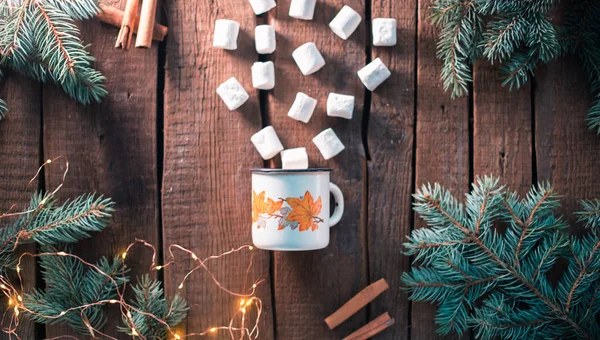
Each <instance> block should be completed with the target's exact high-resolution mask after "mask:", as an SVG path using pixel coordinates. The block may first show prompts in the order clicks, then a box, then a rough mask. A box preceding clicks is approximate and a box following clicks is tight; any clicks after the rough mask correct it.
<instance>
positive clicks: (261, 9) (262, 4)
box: [250, 0, 276, 15]
mask: <svg viewBox="0 0 600 340" xmlns="http://www.w3.org/2000/svg"><path fill="white" fill-rule="evenodd" d="M250 6H251V7H252V10H253V11H254V14H256V15H259V14H263V13H265V12H268V11H269V10H270V9H271V8H274V7H275V6H276V3H275V0H250Z"/></svg>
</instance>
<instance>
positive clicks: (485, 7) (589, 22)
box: [431, 0, 600, 134]
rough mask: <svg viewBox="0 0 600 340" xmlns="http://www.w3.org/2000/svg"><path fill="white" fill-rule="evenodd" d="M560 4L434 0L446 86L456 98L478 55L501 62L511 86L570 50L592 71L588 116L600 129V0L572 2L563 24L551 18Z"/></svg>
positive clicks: (544, 0) (593, 126) (554, 1)
mask: <svg viewBox="0 0 600 340" xmlns="http://www.w3.org/2000/svg"><path fill="white" fill-rule="evenodd" d="M556 4H558V0H527V1H516V0H514V1H513V0H510V1H505V0H484V1H477V0H433V4H432V7H431V8H432V12H433V14H432V15H431V21H432V22H433V24H435V25H436V26H438V27H440V29H441V33H440V35H439V39H438V44H437V56H438V58H439V59H441V60H442V69H441V72H440V77H441V81H442V83H443V87H444V90H445V91H450V92H451V96H452V98H455V97H458V96H462V95H464V94H466V93H468V88H469V84H470V83H472V65H473V62H474V61H475V59H478V58H484V59H486V60H488V61H490V62H491V63H492V64H498V65H499V70H500V71H501V73H502V74H503V78H504V79H503V80H502V85H503V86H507V85H508V87H509V89H510V90H512V89H519V88H520V87H521V86H523V84H525V83H526V82H527V81H528V80H529V77H531V76H533V75H534V71H535V69H536V67H537V66H538V65H539V64H546V63H549V62H551V61H554V60H557V59H558V58H559V57H564V56H567V55H569V54H572V55H575V56H577V58H578V59H579V61H580V64H581V65H582V66H583V68H584V71H585V73H586V74H588V75H589V78H590V80H589V82H590V92H591V94H592V96H593V98H594V102H593V104H592V106H591V107H590V109H589V112H588V118H587V122H588V126H589V128H590V129H591V130H596V132H597V133H598V134H600V66H598V65H600V2H598V1H594V0H582V1H573V2H571V3H569V4H568V6H565V8H566V10H565V14H564V22H563V23H561V24H554V23H553V17H552V16H553V11H552V8H553V7H554V6H555V5H556ZM483 27H486V29H485V31H484V29H483Z"/></svg>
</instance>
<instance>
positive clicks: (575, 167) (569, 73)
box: [535, 59, 600, 223]
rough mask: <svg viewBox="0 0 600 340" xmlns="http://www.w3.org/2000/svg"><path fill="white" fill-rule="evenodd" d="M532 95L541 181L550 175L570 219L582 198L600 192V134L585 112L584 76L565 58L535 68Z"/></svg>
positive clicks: (588, 103)
mask: <svg viewBox="0 0 600 340" xmlns="http://www.w3.org/2000/svg"><path fill="white" fill-rule="evenodd" d="M537 74H538V77H537V88H536V95H535V126H536V128H535V145H536V153H537V171H538V179H539V181H550V183H552V184H553V186H554V189H555V190H556V192H557V193H558V194H560V195H561V196H562V197H561V203H562V209H560V212H561V213H568V215H567V216H566V217H567V219H568V220H569V222H571V223H573V222H574V221H575V220H576V218H575V216H573V215H572V213H573V212H575V211H579V210H581V206H580V205H579V203H578V200H580V199H593V198H598V197H600V185H599V184H598V181H597V179H596V177H597V175H598V171H599V169H600V157H598V155H600V143H599V141H600V136H598V135H596V133H595V132H592V131H589V130H588V129H587V126H586V122H585V117H586V115H587V110H588V109H589V105H590V104H591V99H590V98H589V95H588V93H589V89H588V87H587V77H586V75H585V74H584V73H583V71H582V70H581V67H580V65H579V63H578V62H577V61H575V60H571V59H567V60H563V61H560V62H556V63H553V64H550V65H547V66H544V67H540V68H539V72H537Z"/></svg>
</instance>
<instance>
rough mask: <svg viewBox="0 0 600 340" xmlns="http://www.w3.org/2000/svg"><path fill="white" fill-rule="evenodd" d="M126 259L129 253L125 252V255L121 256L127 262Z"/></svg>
mask: <svg viewBox="0 0 600 340" xmlns="http://www.w3.org/2000/svg"><path fill="white" fill-rule="evenodd" d="M126 257H127V252H124V253H123V254H121V258H122V259H123V260H125V258H126Z"/></svg>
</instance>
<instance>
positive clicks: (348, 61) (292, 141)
mask: <svg viewBox="0 0 600 340" xmlns="http://www.w3.org/2000/svg"><path fill="white" fill-rule="evenodd" d="M343 5H348V6H350V7H352V8H353V9H354V10H355V11H357V12H358V13H360V14H361V16H362V17H363V22H361V24H360V25H359V27H358V29H357V30H356V31H355V32H354V33H353V34H352V35H351V36H350V38H349V39H348V40H345V41H344V40H342V39H340V38H339V37H338V36H336V35H335V34H334V33H333V32H332V31H331V30H330V29H329V27H328V24H329V22H330V21H331V19H333V17H334V16H335V15H336V14H337V12H338V11H339V10H340V9H341V8H342V6H343ZM289 7H290V0H283V1H279V2H278V3H277V7H276V10H275V11H274V12H273V15H272V17H270V24H271V25H274V27H275V30H276V31H277V49H276V51H275V53H274V54H273V56H272V58H273V61H274V63H275V68H276V69H275V76H276V86H275V89H274V90H272V91H270V92H269V95H268V98H267V100H268V105H267V115H268V121H269V122H270V123H271V124H272V125H273V127H274V128H275V131H277V133H278V135H279V137H280V138H281V141H282V143H283V145H284V147H286V148H295V147H306V148H307V152H308V157H309V166H310V167H330V168H332V169H333V173H332V175H331V180H332V182H334V183H336V184H337V185H338V186H339V187H340V188H341V189H342V192H343V193H344V197H345V213H344V216H343V218H342V221H341V222H340V223H339V224H338V225H336V226H335V227H334V228H333V229H332V230H331V240H330V244H329V246H328V247H327V248H326V249H323V250H320V251H312V252H299V253H286V252H277V253H274V265H275V267H274V281H275V286H274V289H275V304H276V308H275V309H276V311H277V318H276V320H277V324H276V331H277V333H276V338H277V339H286V340H295V339H322V340H325V339H332V338H341V337H342V336H343V335H347V334H349V333H351V331H352V330H355V329H358V328H360V326H362V325H363V324H364V323H366V311H363V312H359V313H358V314H356V315H355V316H354V317H353V318H351V319H349V320H348V321H346V322H345V323H344V324H342V325H340V326H339V327H338V328H336V329H335V330H334V331H330V330H329V329H328V328H327V325H326V324H325V323H324V322H323V319H325V317H327V316H328V315H330V314H331V313H333V312H334V311H335V309H336V308H338V307H339V306H341V305H342V304H343V303H344V302H346V301H348V299H350V298H351V297H352V296H354V295H355V294H356V293H358V292H359V291H360V290H361V289H362V288H363V287H364V286H366V285H367V276H366V258H365V252H366V249H365V238H364V233H365V230H364V225H363V221H364V217H365V215H364V212H363V211H362V207H363V204H364V199H365V197H364V194H365V190H364V188H363V185H364V182H363V181H364V178H365V174H364V170H363V167H364V162H365V159H364V149H363V145H362V140H361V122H362V118H363V102H364V87H363V85H362V84H361V82H360V80H359V78H358V76H357V75H356V71H357V70H359V69H360V68H362V67H363V66H364V65H365V59H366V56H365V32H366V31H365V27H366V26H365V25H366V24H365V22H364V13H365V7H364V3H363V2H361V1H358V0H351V1H340V0H334V1H326V2H325V1H318V2H317V6H316V9H315V16H314V19H313V20H312V21H303V20H297V19H293V18H290V17H289V16H288V10H289ZM310 41H312V42H314V43H315V44H316V45H317V48H318V49H319V51H320V52H321V54H322V55H323V57H324V59H325V62H326V63H327V64H326V65H325V66H324V67H323V68H322V69H321V70H319V71H318V72H317V73H314V74H312V75H309V76H303V75H302V74H301V73H300V70H299V69H298V67H297V66H296V64H295V62H294V61H293V59H292V58H291V55H292V52H293V51H294V50H295V49H296V48H297V47H299V46H300V45H302V44H304V43H306V42H310ZM297 92H304V93H306V94H307V95H309V96H311V97H313V98H315V99H317V101H318V104H317V108H316V110H315V112H314V114H313V116H312V118H311V120H310V121H309V123H308V124H304V123H302V122H298V121H295V120H292V119H291V118H289V117H287V112H288V110H289V108H290V107H291V105H292V102H293V100H294V98H295V96H296V93H297ZM330 92H335V93H341V94H348V95H353V96H355V107H354V115H353V118H352V120H345V119H342V118H335V117H328V116H327V115H326V101H327V95H328V94H329V93H330ZM329 127H331V128H333V130H334V131H335V133H336V134H337V135H338V137H339V138H340V139H341V140H342V142H343V143H344V145H345V146H346V149H345V150H344V151H343V152H342V153H341V154H339V155H337V156H336V157H334V158H333V159H331V160H329V161H325V160H323V157H322V156H321V154H320V153H319V151H318V150H317V148H316V147H315V145H314V144H313V143H312V138H313V137H314V136H316V135H317V134H318V133H319V132H320V131H322V130H324V129H326V128H329Z"/></svg>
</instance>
